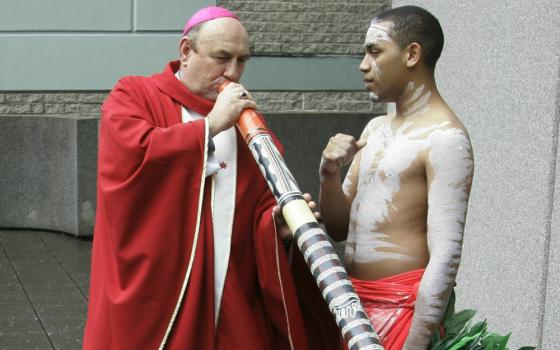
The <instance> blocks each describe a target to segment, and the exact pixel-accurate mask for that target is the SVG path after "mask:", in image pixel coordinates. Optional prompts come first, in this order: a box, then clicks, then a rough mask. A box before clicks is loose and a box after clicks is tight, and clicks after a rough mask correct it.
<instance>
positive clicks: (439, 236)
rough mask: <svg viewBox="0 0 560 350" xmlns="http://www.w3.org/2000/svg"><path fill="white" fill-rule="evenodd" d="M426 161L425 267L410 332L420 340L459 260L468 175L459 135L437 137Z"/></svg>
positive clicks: (441, 305)
mask: <svg viewBox="0 0 560 350" xmlns="http://www.w3.org/2000/svg"><path fill="white" fill-rule="evenodd" d="M429 161H430V164H431V165H432V167H433V173H434V177H433V179H432V182H431V184H430V191H429V194H428V206H429V211H428V248H429V251H430V262H429V264H428V267H427V268H426V272H425V273H424V277H423V278H422V282H421V284H420V289H419V290H420V292H419V295H418V300H417V303H416V310H415V320H414V322H413V324H412V328H411V330H413V331H414V332H417V333H418V334H420V335H424V336H426V337H428V336H430V335H431V330H430V328H429V325H430V324H432V325H433V324H437V323H438V322H439V321H440V317H441V315H442V313H443V310H444V309H445V307H446V306H447V300H448V297H449V292H450V291H451V288H452V287H453V283H454V281H455V276H456V275H457V269H458V267H459V263H460V260H461V251H462V242H463V229H464V225H465V217H466V214H467V204H468V188H467V184H468V183H469V181H470V177H471V176H472V173H473V167H474V162H473V158H472V153H471V144H470V141H469V139H468V138H467V136H466V135H465V134H464V132H463V131H462V130H459V129H448V130H444V131H438V132H437V133H435V134H434V136H433V137H432V146H431V150H430V154H429Z"/></svg>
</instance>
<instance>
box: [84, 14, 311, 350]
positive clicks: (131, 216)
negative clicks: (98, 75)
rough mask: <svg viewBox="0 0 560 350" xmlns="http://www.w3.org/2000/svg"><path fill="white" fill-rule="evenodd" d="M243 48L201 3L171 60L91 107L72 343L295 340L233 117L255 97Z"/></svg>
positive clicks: (237, 345)
mask: <svg viewBox="0 0 560 350" xmlns="http://www.w3.org/2000/svg"><path fill="white" fill-rule="evenodd" d="M248 58H249V42H248V36H247V32H246V31H245V29H244V27H243V25H242V24H241V23H240V22H239V21H238V19H237V17H236V16H235V15H234V14H233V13H231V12H229V11H228V10H226V9H223V8H219V7H210V8H204V9H202V10H200V11H199V12H197V13H196V14H195V15H194V16H193V17H192V18H191V19H190V20H189V21H188V22H187V24H186V26H185V30H184V36H183V37H182V39H181V41H180V60H179V61H173V62H170V63H169V65H168V66H167V67H166V68H165V70H164V71H163V72H162V73H160V74H155V75H152V76H150V77H126V78H123V79H121V80H120V81H119V82H118V83H117V85H116V86H115V88H114V89H113V91H112V92H111V93H110V95H109V97H108V98H107V100H106V101H105V103H104V104H103V107H102V118H101V125H100V135H99V169H98V192H97V195H98V202H97V203H98V207H97V219H96V220H97V221H96V227H95V235H94V242H93V256H92V269H91V288H90V298H89V308H88V320H87V325H86V330H85V337H84V349H91V350H100V349H103V350H107V349H134V350H138V349H158V348H160V349H162V348H166V349H197V350H200V349H244V350H247V349H307V340H306V337H305V336H304V333H305V328H304V327H303V321H302V315H301V313H300V311H299V307H298V301H297V297H296V294H295V289H294V285H293V282H292V279H291V276H290V274H289V266H288V263H287V259H286V256H285V253H284V250H283V247H282V244H281V242H280V241H279V237H277V232H276V231H277V230H276V226H275V221H274V219H273V207H274V205H275V201H274V198H273V196H272V194H271V193H270V191H269V190H268V188H267V185H266V182H265V180H264V179H263V177H262V176H261V174H260V172H259V169H258V167H257V165H256V163H255V162H254V160H253V158H252V155H251V154H250V151H249V150H248V148H247V147H246V145H245V144H244V142H243V140H242V139H241V137H240V135H239V134H238V133H237V132H236V129H235V127H233V125H234V123H235V121H236V119H237V117H238V116H239V114H240V112H241V111H242V110H243V109H245V108H255V107H256V105H255V102H254V101H253V99H252V98H251V95H250V94H249V93H248V92H247V91H246V90H245V88H244V87H243V86H242V85H240V84H239V83H238V82H239V79H240V78H241V75H242V73H243V70H244V67H245V63H246V62H247V60H248ZM225 80H229V81H231V82H233V83H231V84H229V85H228V86H227V87H226V88H225V90H224V91H223V92H221V93H219V94H218V92H217V88H218V86H219V85H220V84H221V83H222V82H224V81H225Z"/></svg>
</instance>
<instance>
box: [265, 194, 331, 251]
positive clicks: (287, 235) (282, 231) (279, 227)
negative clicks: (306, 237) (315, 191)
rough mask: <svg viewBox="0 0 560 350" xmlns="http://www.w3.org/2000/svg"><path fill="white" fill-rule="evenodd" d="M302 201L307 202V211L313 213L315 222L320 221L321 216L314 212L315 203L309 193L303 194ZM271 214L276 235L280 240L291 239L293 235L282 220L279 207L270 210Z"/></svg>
mask: <svg viewBox="0 0 560 350" xmlns="http://www.w3.org/2000/svg"><path fill="white" fill-rule="evenodd" d="M303 199H305V201H306V202H307V205H308V206H309V209H311V211H312V212H313V215H315V218H316V219H317V220H320V219H321V214H319V212H317V211H315V210H316V209H317V203H315V202H314V201H313V199H312V198H311V195H310V194H309V193H304V194H303ZM272 214H273V217H274V223H275V225H276V232H277V233H278V236H279V237H280V239H282V240H284V241H285V240H289V239H292V238H293V233H292V231H291V230H290V228H289V227H288V224H287V223H286V220H284V216H283V215H282V211H281V209H280V207H279V206H277V205H276V206H274V208H272Z"/></svg>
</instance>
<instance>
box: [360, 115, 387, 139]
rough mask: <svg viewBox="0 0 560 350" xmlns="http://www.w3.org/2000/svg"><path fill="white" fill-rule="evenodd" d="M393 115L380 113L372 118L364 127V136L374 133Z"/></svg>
mask: <svg viewBox="0 0 560 350" xmlns="http://www.w3.org/2000/svg"><path fill="white" fill-rule="evenodd" d="M390 117H391V116H390V115H380V116H378V117H374V118H372V119H371V120H370V121H369V122H368V123H367V125H366V127H365V128H364V132H363V133H362V138H363V137H367V136H368V135H370V134H372V133H374V132H375V131H376V130H377V129H378V128H379V127H380V126H381V125H383V124H384V122H385V121H387V120H388V119H389V118H390Z"/></svg>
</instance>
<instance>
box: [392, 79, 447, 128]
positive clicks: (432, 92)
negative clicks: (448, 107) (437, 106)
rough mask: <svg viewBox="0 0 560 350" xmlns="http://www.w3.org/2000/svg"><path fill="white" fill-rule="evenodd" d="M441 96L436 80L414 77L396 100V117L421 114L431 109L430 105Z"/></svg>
mask: <svg viewBox="0 0 560 350" xmlns="http://www.w3.org/2000/svg"><path fill="white" fill-rule="evenodd" d="M440 98H441V96H440V94H439V91H438V89H437V86H436V82H435V80H434V79H433V76H432V77H431V78H427V79H426V78H425V79H412V80H410V81H409V82H408V84H407V86H406V88H405V89H404V91H403V93H402V95H401V96H400V97H399V98H398V99H397V101H395V103H396V117H397V118H409V117H412V116H416V115H420V114H423V113H425V112H427V111H428V110H429V109H430V105H431V104H432V103H433V102H434V101H436V100H438V99H440Z"/></svg>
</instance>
